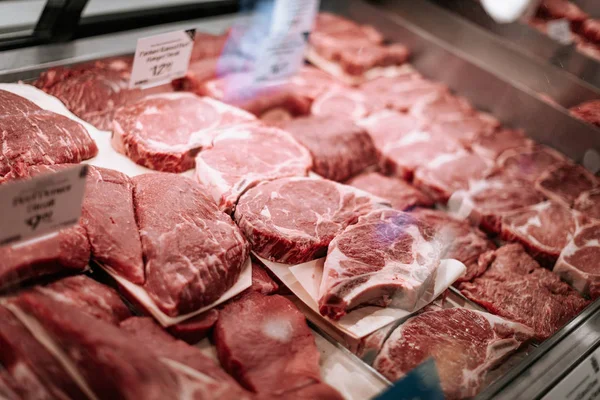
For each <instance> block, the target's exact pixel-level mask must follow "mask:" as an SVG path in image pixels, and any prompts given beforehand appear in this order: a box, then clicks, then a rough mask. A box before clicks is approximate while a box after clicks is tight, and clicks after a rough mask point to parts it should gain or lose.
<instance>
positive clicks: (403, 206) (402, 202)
mask: <svg viewBox="0 0 600 400" xmlns="http://www.w3.org/2000/svg"><path fill="white" fill-rule="evenodd" d="M347 184H348V185H350V186H354V187H356V188H359V189H361V190H364V191H365V192H369V193H371V194H373V195H375V196H377V197H380V198H382V199H385V200H387V201H388V202H389V203H390V204H391V205H392V207H393V208H395V209H396V210H400V211H405V210H409V209H411V208H414V207H416V206H420V207H431V206H433V203H434V202H433V199H431V198H430V197H429V196H427V195H426V194H425V193H423V192H421V191H420V190H418V189H417V188H415V187H414V186H412V185H411V184H409V183H406V182H405V181H403V180H400V179H396V178H392V177H389V176H385V175H381V174H380V173H379V172H365V173H363V174H360V175H358V176H356V177H354V178H352V179H351V180H350V181H348V182H347Z"/></svg>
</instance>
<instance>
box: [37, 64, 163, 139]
mask: <svg viewBox="0 0 600 400" xmlns="http://www.w3.org/2000/svg"><path fill="white" fill-rule="evenodd" d="M132 65H133V58H132V57H116V58H110V59H105V60H98V61H94V62H92V63H85V64H81V65H77V66H75V67H57V68H51V69H49V70H48V71H45V72H42V74H41V75H40V78H39V79H38V80H37V81H36V82H35V83H34V85H35V86H37V87H38V88H40V89H42V90H43V91H45V92H46V93H48V94H50V95H52V96H54V97H57V98H58V99H59V100H60V101H62V102H63V103H64V104H65V106H66V107H67V108H68V109H69V110H70V111H71V112H72V113H73V114H75V115H77V116H78V117H79V118H81V119H83V120H84V121H86V122H89V123H90V124H92V125H94V126H95V127H96V128H98V129H102V130H110V129H111V122H112V119H113V116H114V114H115V111H116V110H117V109H118V108H119V107H121V106H124V105H126V104H129V103H133V102H135V101H137V100H139V99H141V98H142V97H144V96H147V95H149V94H155V93H161V92H170V91H172V90H173V89H172V88H171V85H168V84H167V85H160V86H156V87H153V88H151V89H145V90H142V89H130V88H129V80H130V77H131V68H132Z"/></svg>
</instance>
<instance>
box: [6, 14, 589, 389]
mask: <svg viewBox="0 0 600 400" xmlns="http://www.w3.org/2000/svg"><path fill="white" fill-rule="evenodd" d="M198 35H199V39H201V40H198V41H197V44H196V46H195V48H194V52H193V56H192V64H191V66H190V71H189V73H188V76H186V77H185V78H183V79H182V80H179V81H177V82H175V83H174V86H173V87H171V86H168V87H167V86H164V87H159V88H154V89H152V90H149V91H140V90H131V89H128V88H127V86H126V85H127V82H128V76H129V75H128V74H129V71H130V68H131V60H130V59H129V58H118V59H112V60H104V61H98V62H95V63H91V64H86V65H82V66H78V67H72V68H62V67H61V68H56V69H51V70H48V71H46V72H44V73H43V74H42V76H41V77H40V79H39V80H38V81H37V82H36V83H35V85H36V86H37V87H39V88H41V89H42V90H44V91H45V92H46V93H48V94H50V95H53V96H56V97H58V98H59V99H60V100H61V101H62V102H63V103H64V104H65V105H66V106H67V107H68V108H69V110H70V111H71V112H73V113H74V114H76V115H77V116H79V117H81V118H82V119H84V120H86V121H87V122H90V123H92V124H94V125H95V126H96V127H97V128H99V129H104V130H107V129H109V130H112V139H111V143H112V146H113V149H114V150H115V152H114V154H115V156H116V155H117V153H116V152H119V153H121V154H124V155H126V156H127V157H129V158H130V159H131V160H132V161H134V162H135V163H137V164H139V165H141V166H143V167H145V168H148V169H150V170H155V171H160V172H152V171H147V172H148V173H144V174H141V175H137V176H132V177H130V176H128V175H126V174H124V173H121V172H118V171H115V170H112V169H107V168H101V167H94V166H92V167H90V169H89V173H88V177H87V181H86V193H85V198H84V202H83V207H82V217H81V220H80V223H79V224H78V225H76V226H74V227H71V228H68V229H63V230H62V231H60V232H58V233H57V234H56V235H54V236H50V237H48V238H44V239H42V240H38V241H34V242H30V243H25V244H21V245H18V246H6V247H1V248H0V259H2V260H4V261H3V262H2V263H1V264H0V290H3V291H4V292H6V296H5V297H2V298H1V299H0V313H1V314H2V315H3V316H4V317H5V319H4V318H3V322H2V323H0V344H3V345H4V344H6V348H7V349H9V351H7V352H0V353H1V354H0V364H1V365H2V366H3V367H4V369H0V393H4V392H3V390H4V391H5V392H6V393H14V394H15V395H14V396H13V397H15V398H19V397H26V398H27V397H33V393H34V392H35V393H39V396H38V398H53V397H54V398H55V397H59V398H61V397H62V398H92V399H96V398H107V396H108V393H112V394H118V395H119V396H120V397H122V398H140V397H144V398H183V397H186V396H189V397H192V398H199V399H200V398H232V399H233V398H236V399H237V398H256V397H257V398H285V399H296V398H297V399H303V398H311V399H313V398H319V399H337V398H340V394H339V393H338V392H337V391H336V390H335V389H333V388H332V387H330V386H328V385H327V384H326V383H324V377H323V376H321V370H320V368H319V352H318V349H317V347H316V345H315V339H314V337H313V334H312V331H311V330H310V329H309V327H308V326H307V324H306V321H305V318H304V315H303V314H302V313H301V312H300V311H299V310H298V309H297V308H296V306H295V305H294V304H293V303H292V302H291V301H290V300H289V299H288V298H286V297H284V296H282V295H279V294H276V293H275V292H276V291H278V290H280V289H281V290H282V293H285V292H284V291H283V285H279V284H278V283H276V282H274V281H273V280H272V279H271V276H270V272H269V271H267V270H266V269H263V266H262V265H261V264H260V263H259V262H258V261H257V260H256V259H254V258H253V256H251V254H250V252H251V251H252V252H253V253H254V254H255V255H256V256H259V257H261V258H263V259H266V260H270V261H273V262H277V263H280V264H285V265H288V266H289V267H293V266H295V265H298V264H302V263H310V262H312V261H314V260H316V259H318V258H322V257H325V259H324V267H323V277H322V280H321V281H320V286H319V289H318V306H319V311H320V313H321V315H322V316H323V319H324V320H327V321H328V322H331V323H334V322H335V321H337V320H340V319H341V318H343V317H344V316H345V315H347V314H348V313H350V312H352V311H354V310H357V309H360V308H362V307H365V306H376V307H381V308H384V307H389V308H397V309H402V310H408V311H411V310H414V309H416V308H415V307H416V305H417V303H418V302H419V301H420V300H422V299H423V298H424V296H425V294H426V293H431V292H433V289H434V286H435V283H436V279H437V272H438V270H439V268H440V265H441V264H442V263H443V261H444V260H445V259H456V260H458V261H460V262H461V263H463V264H464V265H465V267H466V274H465V275H463V276H462V277H460V278H459V279H458V280H457V281H456V282H454V286H455V288H456V290H459V291H460V292H461V293H462V294H463V295H464V296H465V297H466V298H468V299H470V301H472V303H471V305H472V309H469V308H463V307H454V308H449V309H448V308H446V309H445V308H440V307H439V306H438V305H429V306H427V307H425V308H424V309H422V310H421V311H420V312H418V313H414V314H412V315H411V316H410V318H409V319H407V320H406V321H394V322H393V323H392V324H391V325H390V326H388V327H385V328H384V330H385V332H389V336H387V335H383V337H384V339H382V340H381V342H380V344H379V348H378V349H377V353H378V354H377V356H376V358H375V362H374V364H373V366H374V367H375V368H376V369H377V370H378V371H379V372H381V373H382V374H383V375H384V376H386V377H387V378H388V379H390V380H397V379H400V378H401V377H402V376H403V375H404V374H405V373H407V372H408V371H410V370H411V369H412V368H414V367H416V366H417V365H418V364H419V363H421V362H423V361H424V360H426V359H427V358H429V357H433V359H434V360H435V362H436V366H437V369H438V373H439V376H440V380H441V384H442V388H443V390H444V392H445V394H446V396H447V397H449V398H466V397H472V396H474V395H476V394H477V393H478V392H479V391H480V390H481V389H482V388H483V387H484V386H485V384H486V382H487V381H486V377H487V374H488V372H490V371H491V370H492V369H493V368H495V367H496V366H497V365H498V364H499V363H500V362H501V361H502V360H504V359H505V358H507V357H509V356H510V354H511V353H513V352H515V351H517V350H518V349H520V348H522V347H523V346H524V345H526V344H527V343H529V342H531V341H537V342H540V341H543V340H545V339H546V338H548V337H550V336H551V335H552V334H553V333H554V332H556V331H557V330H558V329H560V327H562V326H563V325H564V324H565V323H567V322H568V321H569V320H570V319H571V318H573V317H574V316H575V315H577V314H578V313H579V312H580V311H581V310H582V309H583V308H584V307H585V306H587V304H589V300H588V298H589V297H591V298H592V299H595V298H596V297H597V296H598V295H600V290H599V289H598V287H600V284H599V283H598V282H600V270H599V268H600V265H599V264H598V260H600V246H599V245H598V242H599V240H600V229H599V228H598V227H599V226H600V215H598V212H599V211H598V210H600V203H599V202H598V198H599V197H600V196H598V194H597V192H598V190H599V188H600V180H599V179H598V177H596V176H594V175H592V174H591V173H589V172H588V171H586V170H585V169H584V168H583V167H581V166H579V165H577V164H575V163H574V162H573V161H571V160H569V159H567V158H566V157H565V156H564V155H562V154H560V153H558V152H556V151H555V150H552V149H550V148H547V147H545V146H543V145H542V144H537V143H535V142H534V141H533V140H531V139H529V138H527V137H526V136H525V134H524V133H523V132H522V131H519V130H516V129H510V128H507V127H503V126H501V124H500V122H499V121H497V120H496V119H495V118H494V117H492V116H490V115H488V114H486V113H483V112H481V111H478V110H476V109H475V108H474V107H473V106H472V105H471V104H470V103H469V102H468V101H467V100H466V99H464V98H461V97H458V96H456V95H454V94H452V93H451V91H450V90H449V88H447V87H446V86H445V85H443V84H439V83H436V82H432V81H430V80H428V79H427V78H425V77H423V76H422V75H421V74H419V73H418V72H417V71H415V70H414V69H413V68H412V67H411V66H410V65H408V64H406V63H405V62H406V60H407V58H408V54H409V52H408V50H407V49H406V47H404V46H402V45H398V44H387V43H385V41H384V40H383V37H382V36H381V34H380V33H379V32H378V31H377V30H376V29H375V28H373V27H370V26H361V25H358V24H356V23H354V22H352V21H349V20H346V19H343V18H341V17H337V16H334V15H332V14H327V13H321V14H319V15H318V17H317V21H316V25H315V30H314V32H313V33H312V34H311V38H310V45H309V52H308V55H307V58H308V59H309V61H310V62H311V63H313V64H314V65H316V66H317V67H319V68H321V69H322V70H323V71H325V72H323V71H319V70H317V69H315V68H314V67H309V66H305V67H303V69H302V70H301V72H300V73H299V74H298V75H297V76H294V77H292V78H289V79H287V80H286V81H285V82H282V83H281V84H279V85H274V86H270V87H268V88H259V89H258V90H256V88H253V87H252V86H249V85H248V84H247V81H245V80H244V79H245V78H244V73H243V72H244V71H245V70H247V69H248V68H250V66H251V65H250V64H249V61H248V60H246V61H244V62H240V60H239V59H238V58H235V59H232V57H231V55H229V54H223V52H224V49H227V48H228V46H229V44H230V43H232V41H233V42H235V40H236V32H235V29H234V30H232V31H230V32H228V33H226V34H225V35H222V36H212V35H208V34H202V33H200V34H198ZM203 68H204V69H203ZM5 86H6V90H2V89H0V107H3V108H4V109H5V114H6V115H7V116H8V117H9V118H10V119H11V121H12V119H14V124H13V123H11V124H9V127H10V129H7V130H5V131H4V133H3V136H2V150H3V151H2V153H0V154H1V155H0V184H2V185H9V184H10V182H11V181H13V180H16V179H28V178H30V177H33V176H35V175H38V174H41V173H48V172H52V171H56V170H58V169H60V168H68V167H69V164H71V163H79V162H82V161H85V160H88V162H89V163H91V164H92V165H94V162H95V159H94V156H95V155H96V153H97V152H98V150H97V148H96V146H95V142H94V140H93V139H92V135H91V133H93V134H94V135H103V134H105V135H106V137H108V136H110V135H111V134H110V133H109V132H96V131H94V132H91V130H92V129H93V128H92V127H88V126H87V125H83V124H80V123H78V122H76V121H75V119H73V118H67V117H66V116H64V115H61V114H59V113H56V112H52V111H49V110H47V109H45V108H44V107H43V106H42V105H43V104H44V103H43V101H40V99H41V98H43V97H44V96H46V97H48V96H47V95H46V94H44V93H41V92H39V93H38V92H37V91H36V92H35V93H36V96H33V97H35V98H31V99H28V98H25V97H27V96H25V97H23V96H19V95H17V94H15V93H14V92H13V91H11V90H12V89H11V88H12V86H10V85H5ZM14 86H18V85H14ZM175 89H176V90H178V91H177V92H173V90H175ZM181 90H188V91H192V92H194V93H190V92H182V91H181ZM198 94H200V95H202V96H204V97H200V96H198ZM208 96H211V97H208ZM40 104H42V105H40ZM242 108H243V109H242ZM27 124H29V125H31V126H32V127H35V129H29V128H27V129H26V126H27ZM50 144H51V145H50ZM105 150H106V151H107V152H108V151H112V149H105ZM192 169H193V170H194V171H193V173H192V174H190V173H189V172H186V171H189V170H192ZM183 174H186V175H188V176H183ZM434 205H435V206H436V208H437V209H436V210H434V209H429V208H430V207H433V206H434ZM506 242H512V243H508V244H507V243H506ZM251 257H252V259H251ZM265 263H266V262H265ZM250 264H252V272H251V275H252V284H251V285H250V282H248V284H247V285H245V286H244V285H242V286H243V287H240V290H239V291H237V292H235V293H233V294H232V295H231V296H230V295H228V292H229V291H230V290H231V289H232V288H234V287H236V285H239V284H240V282H241V281H242V280H243V279H244V278H243V277H244V276H245V275H244V272H245V271H246V268H247V267H248V266H249V265H250ZM88 265H91V268H92V269H93V270H94V273H95V275H96V274H98V273H101V271H104V272H107V273H108V275H109V276H110V277H112V278H114V279H115V281H113V280H110V279H109V281H110V282H112V283H113V284H115V287H116V288H117V290H118V291H119V293H120V295H121V296H123V297H124V298H125V299H127V300H128V301H129V302H130V303H131V310H134V311H135V313H136V314H141V315H151V316H153V317H155V319H156V320H157V321H158V322H159V323H160V325H162V327H161V326H159V325H158V324H156V323H155V322H154V321H152V319H151V318H148V317H135V316H131V311H130V309H129V308H127V307H126V306H125V305H124V304H123V303H122V302H121V300H120V299H119V297H118V295H117V294H116V292H114V291H113V290H112V289H109V288H108V287H106V286H104V285H102V284H100V283H98V282H96V281H94V280H92V279H90V278H87V277H85V276H84V275H78V276H75V277H70V278H65V279H61V280H55V279H56V278H57V277H60V276H61V275H64V274H73V273H81V272H83V271H85V270H87V269H88ZM561 278H562V280H561ZM103 279H106V278H103ZM40 280H46V281H54V282H53V283H50V284H49V285H45V286H40V285H39V283H40ZM36 284H37V285H36ZM571 285H572V286H571ZM22 287H24V288H22ZM19 289H22V290H19ZM478 307H479V308H478ZM157 310H158V311H157ZM482 310H487V311H488V312H489V313H487V312H484V311H482ZM157 314H160V315H157ZM4 321H6V322H4ZM165 321H167V322H165ZM163 328H164V329H163ZM167 332H168V333H169V334H170V335H169V334H168V333H167ZM375 334H376V335H380V332H376V333H375ZM171 335H173V336H175V337H178V338H181V339H184V340H185V341H187V342H188V343H191V344H195V343H197V342H198V341H199V340H200V339H202V338H204V337H206V336H209V337H210V338H211V340H212V343H213V344H214V348H215V349H216V354H217V358H218V362H215V361H213V360H211V359H210V358H208V357H207V356H206V355H205V354H204V353H203V352H202V351H201V350H199V349H198V348H196V347H193V346H190V345H188V344H186V343H184V342H182V341H178V340H176V339H175V338H173V336H171ZM18 336H22V337H24V338H26V339H24V340H25V341H24V342H22V343H20V342H18V341H17V340H16V338H17V337H18ZM499 344H503V346H502V347H501V348H499ZM78 354H84V355H85V356H83V357H78V356H77V355H78ZM125 360H126V361H127V362H125ZM21 371H25V372H24V373H21ZM148 377H151V378H152V379H148ZM21 379H23V380H21ZM27 382H34V383H35V384H27ZM7 396H8V395H7ZM9 398H10V396H9Z"/></svg>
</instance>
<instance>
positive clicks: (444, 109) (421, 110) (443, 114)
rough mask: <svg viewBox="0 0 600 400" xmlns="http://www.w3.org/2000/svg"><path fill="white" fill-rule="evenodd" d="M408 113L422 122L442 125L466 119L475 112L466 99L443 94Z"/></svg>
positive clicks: (426, 100)
mask: <svg viewBox="0 0 600 400" xmlns="http://www.w3.org/2000/svg"><path fill="white" fill-rule="evenodd" d="M410 113H411V115H413V116H415V117H416V118H418V119H419V120H421V121H424V122H428V123H429V122H438V123H443V122H448V121H456V120H462V119H465V118H468V117H470V116H473V115H475V113H476V111H475V110H474V109H473V106H471V104H470V103H469V102H468V101H467V100H466V99H464V98H462V97H457V96H454V95H452V94H450V93H447V92H443V93H440V94H438V95H437V96H435V97H433V96H431V97H427V98H425V99H423V101H421V102H419V103H417V104H415V105H414V106H413V107H412V108H411V110H410Z"/></svg>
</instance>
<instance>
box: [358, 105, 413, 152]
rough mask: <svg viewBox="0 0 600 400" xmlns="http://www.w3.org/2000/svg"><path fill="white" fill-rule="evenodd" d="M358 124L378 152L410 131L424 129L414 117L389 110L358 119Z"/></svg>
mask: <svg viewBox="0 0 600 400" xmlns="http://www.w3.org/2000/svg"><path fill="white" fill-rule="evenodd" d="M358 124H359V125H360V126H362V127H364V128H365V129H366V130H367V132H368V133H369V135H371V137H372V138H373V142H374V143H375V146H376V147H377V150H379V152H380V153H383V152H384V151H385V146H386V145H388V144H394V143H396V142H397V141H399V140H401V139H402V138H403V137H404V136H406V135H408V134H409V133H411V132H415V131H422V130H423V129H424V126H423V124H422V123H421V122H420V121H419V120H417V119H416V118H414V117H411V116H409V115H407V114H403V113H399V112H396V111H391V110H383V111H379V112H377V113H375V114H373V115H371V116H370V117H368V118H365V119H362V120H360V121H358Z"/></svg>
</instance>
